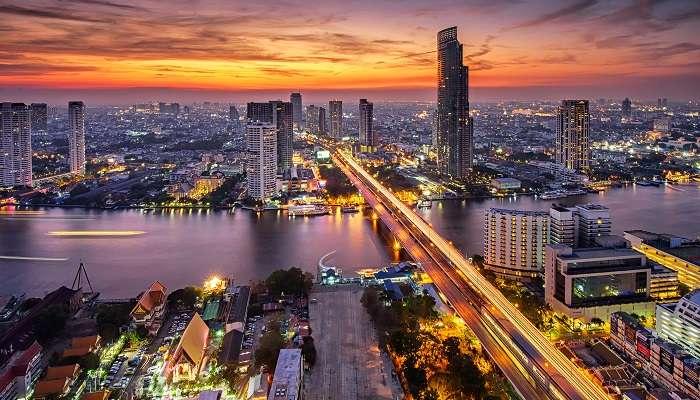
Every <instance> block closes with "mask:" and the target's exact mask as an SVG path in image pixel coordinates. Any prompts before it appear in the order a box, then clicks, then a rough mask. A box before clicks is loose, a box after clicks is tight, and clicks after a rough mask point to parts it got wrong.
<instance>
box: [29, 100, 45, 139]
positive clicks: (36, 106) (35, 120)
mask: <svg viewBox="0 0 700 400" xmlns="http://www.w3.org/2000/svg"><path fill="white" fill-rule="evenodd" d="M31 108H32V133H33V134H36V133H46V132H47V126H48V114H49V113H48V107H47V106H46V103H32V106H31Z"/></svg>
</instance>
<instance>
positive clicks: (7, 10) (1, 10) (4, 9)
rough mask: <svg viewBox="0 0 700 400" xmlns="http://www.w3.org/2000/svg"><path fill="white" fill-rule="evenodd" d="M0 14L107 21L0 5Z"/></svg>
mask: <svg viewBox="0 0 700 400" xmlns="http://www.w3.org/2000/svg"><path fill="white" fill-rule="evenodd" d="M0 14H6V15H14V16H21V17H30V18H46V19H55V20H62V21H73V22H100V23H104V22H107V20H104V19H99V18H91V17H85V16H80V15H77V14H75V13H73V12H64V11H53V10H50V9H39V8H24V7H20V6H15V5H0Z"/></svg>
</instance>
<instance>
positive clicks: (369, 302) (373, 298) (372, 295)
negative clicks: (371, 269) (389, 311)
mask: <svg viewBox="0 0 700 400" xmlns="http://www.w3.org/2000/svg"><path fill="white" fill-rule="evenodd" d="M360 302H361V303H362V305H363V306H364V307H365V309H366V310H367V313H368V314H369V315H370V317H372V319H374V318H375V317H376V316H377V314H378V313H379V309H380V307H382V305H381V304H380V303H379V293H378V292H377V289H375V288H373V287H366V288H365V290H364V291H363V292H362V298H361V299H360Z"/></svg>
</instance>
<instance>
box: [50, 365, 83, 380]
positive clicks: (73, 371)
mask: <svg viewBox="0 0 700 400" xmlns="http://www.w3.org/2000/svg"><path fill="white" fill-rule="evenodd" d="M78 371H80V366H79V365H78V364H72V365H63V366H61V367H49V368H48V369H47V370H46V376H45V377H44V379H45V380H52V379H63V378H73V377H75V376H77V375H78Z"/></svg>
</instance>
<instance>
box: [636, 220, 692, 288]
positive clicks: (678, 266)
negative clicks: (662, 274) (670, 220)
mask: <svg viewBox="0 0 700 400" xmlns="http://www.w3.org/2000/svg"><path fill="white" fill-rule="evenodd" d="M624 235H625V239H627V241H629V242H630V245H631V246H632V248H633V249H635V250H637V251H638V252H640V253H642V254H644V255H645V256H647V257H648V258H649V259H650V260H652V261H654V262H657V263H659V264H661V265H663V266H664V267H666V268H670V269H672V270H674V271H676V272H678V280H679V281H680V282H681V283H683V284H685V285H688V286H689V287H690V288H691V289H698V288H700V241H698V240H691V239H686V238H683V237H679V236H675V235H670V234H667V233H654V232H648V231H643V230H633V231H625V233H624Z"/></svg>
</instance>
